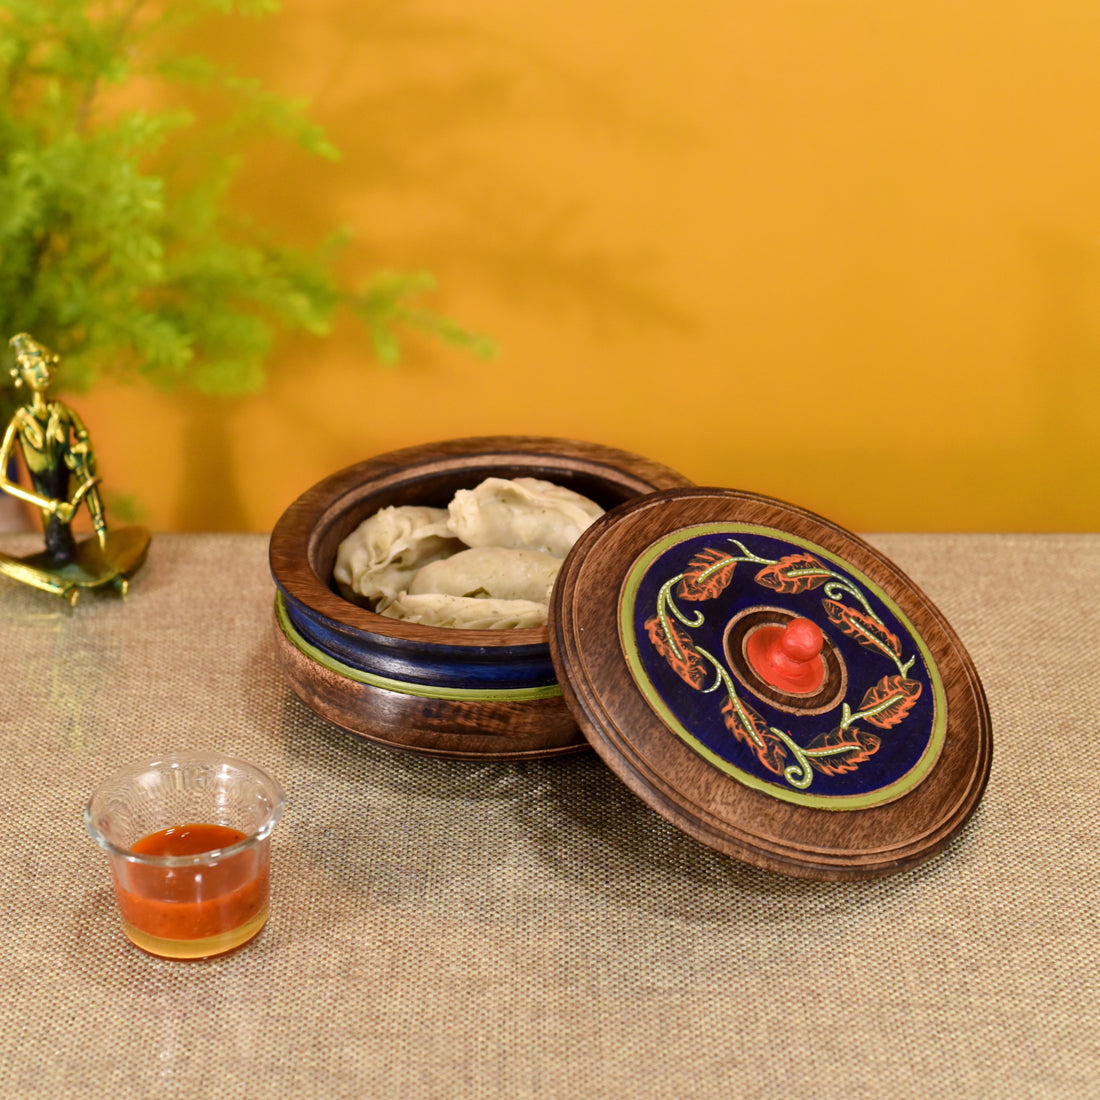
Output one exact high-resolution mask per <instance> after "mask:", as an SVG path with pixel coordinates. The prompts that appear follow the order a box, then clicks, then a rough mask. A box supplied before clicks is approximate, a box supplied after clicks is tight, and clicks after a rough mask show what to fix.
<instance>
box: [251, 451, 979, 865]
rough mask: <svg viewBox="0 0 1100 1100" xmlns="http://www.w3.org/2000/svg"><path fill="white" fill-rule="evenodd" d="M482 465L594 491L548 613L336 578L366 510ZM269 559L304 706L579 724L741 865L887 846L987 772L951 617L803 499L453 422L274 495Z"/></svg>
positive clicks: (669, 812) (548, 747)
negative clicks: (393, 612) (398, 603)
mask: <svg viewBox="0 0 1100 1100" xmlns="http://www.w3.org/2000/svg"><path fill="white" fill-rule="evenodd" d="M491 475H493V476H499V477H519V476H533V477H538V478H542V479H545V480H548V481H553V482H556V483H558V484H560V485H564V486H566V487H567V488H570V489H574V490H576V491H577V492H580V493H583V494H584V495H585V496H588V497H591V498H593V499H594V500H596V501H597V502H598V503H599V504H601V505H603V506H604V507H605V508H607V509H608V512H607V513H606V514H605V515H603V516H601V517H600V518H599V519H597V520H596V521H595V522H594V523H593V524H592V525H591V526H590V527H589V528H588V529H587V530H586V531H584V532H583V533H582V535H581V537H580V538H579V540H578V541H577V543H576V545H575V546H574V547H573V549H572V550H571V551H570V553H569V555H568V557H567V558H566V559H565V562H564V563H563V565H562V568H561V571H560V573H559V574H558V576H557V579H556V580H555V583H554V588H553V593H552V597H551V603H550V612H549V623H550V626H549V628H540V629H534V630H509V631H465V630H451V629H441V628H433V627H424V626H419V625H415V624H410V623H404V622H398V621H394V620H391V619H387V618H383V617H381V616H378V615H375V614H373V613H372V612H370V611H366V610H364V609H362V608H360V607H357V606H355V605H353V604H351V603H349V602H347V601H346V600H344V599H342V598H341V597H340V596H339V595H338V593H337V591H336V588H335V585H334V583H333V580H332V570H333V562H334V560H335V557H336V548H337V546H338V544H339V543H340V541H341V540H342V539H343V538H344V537H345V536H346V535H347V534H349V533H350V532H351V531H352V530H353V529H354V527H355V526H356V525H357V524H358V523H359V522H360V521H361V520H363V519H365V518H366V517H367V516H368V515H371V514H373V513H374V512H375V511H377V510H378V509H379V508H382V507H385V506H386V505H390V504H432V505H437V506H445V505H446V504H447V502H448V501H449V500H450V499H451V497H452V496H453V494H454V493H455V491H456V490H458V489H462V488H473V487H474V486H475V485H476V484H478V483H479V482H480V481H482V480H483V479H484V478H485V477H488V476H491ZM271 568H272V573H273V575H274V577H275V581H276V584H277V587H278V595H277V600H276V627H275V639H276V645H277V648H278V653H279V660H280V662H281V664H282V668H283V672H284V673H285V675H286V677H287V679H288V680H289V682H290V684H291V686H292V687H293V689H294V690H295V691H296V692H297V693H298V695H299V696H300V697H301V698H302V699H303V700H305V702H306V703H307V704H308V705H309V706H310V707H312V708H313V709H314V710H315V711H316V712H317V713H318V714H321V715H322V716H324V717H326V718H328V719H329V720H331V721H332V722H335V723H336V724H337V725H340V726H343V727H344V728H345V729H348V730H351V731H353V732H355V733H357V734H360V735H361V736H363V737H367V738H370V739H371V740H373V741H377V742H380V743H382V744H385V745H388V746H392V747H395V748H401V749H407V750H411V751H415V752H421V753H430V754H434V755H437V756H446V757H457V758H478V759H485V758H498V759H515V758H523V757H534V756H549V755H555V754H559V753H568V752H575V751H577V750H578V749H581V748H583V747H585V745H586V744H591V745H592V747H593V748H594V749H595V750H596V751H597V752H598V753H599V754H600V756H601V758H602V759H603V760H604V762H605V763H606V764H607V766H608V767H609V768H610V769H611V770H612V771H613V772H614V773H615V774H616V775H617V776H618V777H619V779H621V780H622V782H623V783H625V784H626V785H627V786H628V787H630V789H631V790H633V791H634V792H635V793H636V794H637V795H638V796H639V797H640V798H641V799H642V800H643V801H644V802H646V803H647V804H648V805H649V806H650V807H651V808H652V809H654V810H656V811H657V812H658V813H660V814H662V815H663V816H664V817H666V818H667V819H668V820H669V821H671V822H673V824H675V825H676V826H677V827H678V828H680V829H682V830H683V831H684V832H686V833H688V834H689V835H690V836H693V837H695V838H696V839H697V840H699V841H701V842H702V843H704V844H707V845H709V846H710V847H712V848H715V849H717V850H719V851H721V852H725V853H726V854H728V855H731V856H734V857H735V858H737V859H741V860H743V861H745V862H747V863H750V864H753V865H755V866H758V867H763V868H766V869H768V870H772V871H777V872H781V873H784V874H789V875H795V876H799V877H806V878H817V879H830V880H840V879H852V878H872V877H878V876H881V875H886V874H891V873H893V872H896V871H900V870H904V869H905V868H908V867H911V866H913V865H915V864H916V863H919V862H921V861H922V860H924V859H927V858H928V857H929V856H931V855H933V854H934V853H936V852H938V851H941V850H942V849H943V848H944V847H945V846H946V845H947V843H948V842H949V841H950V840H951V838H952V837H953V836H955V834H956V833H957V832H958V831H959V830H960V829H961V828H962V826H963V825H964V824H965V823H966V822H967V820H969V818H970V817H971V815H972V814H973V812H974V810H975V809H976V808H977V805H978V803H979V801H980V800H981V797H982V795H983V793H984V790H985V786H986V782H987V779H988V776H989V771H990V766H991V759H992V738H991V732H990V720H989V709H988V705H987V703H986V700H985V695H984V692H983V690H982V686H981V682H980V680H979V678H978V675H977V672H976V670H975V669H974V666H973V663H972V662H971V660H970V657H969V656H968V654H967V653H966V650H965V649H964V648H963V646H962V643H961V642H960V640H959V639H958V637H957V636H956V634H955V633H954V631H953V630H952V628H951V626H950V624H949V623H948V622H947V621H946V619H945V618H944V616H943V615H942V613H940V612H939V611H938V609H937V608H936V607H935V606H933V604H932V603H931V601H930V600H929V599H928V598H927V596H925V595H924V593H923V592H921V590H920V589H919V588H918V587H917V586H916V585H915V584H914V583H913V582H912V580H910V579H909V578H908V577H907V576H905V574H904V573H903V572H902V571H901V570H900V569H898V568H897V566H896V565H894V564H893V563H892V562H891V561H889V560H888V559H887V558H886V557H885V556H884V555H883V554H881V553H880V552H879V551H878V550H876V549H875V548H874V547H872V546H871V545H869V544H868V543H866V542H864V541H863V540H862V539H860V538H859V537H858V536H856V535H854V534H852V533H851V532H849V531H846V530H844V528H842V527H839V526H838V525H837V524H835V523H833V522H831V521H830V520H827V519H824V518H822V517H820V516H817V515H814V514H813V513H811V512H808V511H806V510H805V509H802V508H799V507H797V506H795V505H790V504H785V503H783V502H782V501H776V500H772V499H769V498H767V497H762V496H759V495H756V494H752V493H747V492H741V491H738V490H733V489H707V488H698V487H695V486H692V485H690V484H689V483H688V482H687V481H686V479H684V478H683V477H681V476H680V475H679V474H676V473H674V472H672V471H670V470H667V469H665V468H663V467H660V466H657V465H655V464H654V463H652V462H649V461H647V460H646V459H643V458H639V457H637V456H634V455H628V454H623V453H622V452H619V451H613V450H610V449H608V448H605V447H599V446H594V445H591V444H580V443H571V442H567V441H563V440H548V439H530V438H525V437H521V438H511V437H505V438H492V439H467V440H456V441H453V442H449V443H441V444H434V445H430V446H426V447H416V448H411V449H408V450H404V451H397V452H394V453H392V454H388V455H382V456H380V457H378V458H375V459H371V460H370V461H368V462H364V463H361V464H360V465H358V466H354V467H351V468H350V469H348V470H344V471H341V472H340V473H338V474H334V475H333V476H332V477H330V478H327V479H326V480H325V481H322V482H321V483H320V484H319V485H317V486H315V487H314V488H313V489H311V490H309V491H308V492H307V493H305V494H304V495H303V496H302V497H301V498H299V500H297V501H295V503H294V504H293V505H291V507H290V508H289V509H288V510H287V512H286V514H285V515H284V516H283V517H282V518H281V519H280V521H279V523H278V525H277V526H276V528H275V531H274V533H273V535H272V539H271ZM582 734H583V736H582Z"/></svg>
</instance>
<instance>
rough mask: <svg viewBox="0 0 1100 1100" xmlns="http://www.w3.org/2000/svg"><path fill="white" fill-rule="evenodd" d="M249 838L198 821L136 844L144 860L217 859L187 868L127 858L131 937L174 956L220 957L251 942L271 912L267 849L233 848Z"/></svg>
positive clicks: (125, 902)
mask: <svg viewBox="0 0 1100 1100" xmlns="http://www.w3.org/2000/svg"><path fill="white" fill-rule="evenodd" d="M247 839H248V837H247V834H245V833H242V832H240V831H239V830H237V829H233V828H230V827H228V826H225V825H209V824H204V823H200V822H192V823H187V824H184V825H177V826H173V827H172V828H169V829H162V830H160V831H159V832H156V833H151V834H150V835H149V836H145V837H142V839H141V840H139V841H137V843H135V844H134V845H132V846H131V849H130V850H131V851H132V852H133V853H134V854H135V855H139V856H154V857H156V856H197V855H200V854H202V853H209V854H210V858H209V859H206V860H201V861H196V862H194V863H190V864H187V865H184V866H179V867H173V866H161V865H159V864H156V863H145V862H140V861H127V862H126V863H125V864H124V865H123V866H122V867H121V868H120V869H119V870H118V871H117V872H116V884H117V886H118V903H119V909H120V910H121V913H122V919H123V924H124V928H125V931H126V934H127V936H129V938H130V939H131V940H132V941H133V942H134V943H135V944H137V946H138V947H140V948H142V949H143V950H146V951H149V952H150V953H152V954H154V955H161V956H166V957H168V958H178V959H183V958H206V957H208V956H210V955H220V954H222V953H224V952H226V951H231V950H232V949H233V948H235V947H239V946H240V945H241V944H243V943H245V942H247V941H248V940H250V939H252V937H253V936H255V935H256V933H257V932H259V930H260V929H261V928H262V927H263V926H264V923H265V922H266V921H267V914H268V894H269V889H270V887H269V874H268V845H267V843H266V841H265V842H262V843H259V844H252V845H247V846H245V847H243V848H241V849H239V850H238V851H235V852H234V851H228V852H226V854H224V855H223V854H222V853H223V852H225V851H226V849H232V847H233V846H234V845H238V844H240V843H241V842H242V841H245V840H247Z"/></svg>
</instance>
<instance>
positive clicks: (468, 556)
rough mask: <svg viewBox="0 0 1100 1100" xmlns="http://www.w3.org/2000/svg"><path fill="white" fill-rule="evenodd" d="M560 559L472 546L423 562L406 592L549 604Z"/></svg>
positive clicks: (490, 547)
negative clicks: (426, 563)
mask: <svg viewBox="0 0 1100 1100" xmlns="http://www.w3.org/2000/svg"><path fill="white" fill-rule="evenodd" d="M561 565H562V559H561V558H555V557H554V556H553V555H551V554H547V553H544V552H543V551H542V550H523V549H514V548H512V547H507V546H474V547H471V548H470V549H469V550H460V551H459V552H458V553H457V554H452V555H451V556H450V557H449V558H441V559H439V560H438V561H434V562H431V563H430V564H428V565H425V566H423V567H422V568H421V569H420V570H418V572H417V573H416V574H415V576H414V577H413V578H412V581H411V582H410V583H409V594H410V595H420V594H422V593H426V592H440V593H443V594H446V595H449V596H470V597H472V598H475V599H498V600H531V601H534V602H535V603H542V604H549V603H550V590H551V588H553V586H554V578H555V577H556V576H557V575H558V570H559V569H561Z"/></svg>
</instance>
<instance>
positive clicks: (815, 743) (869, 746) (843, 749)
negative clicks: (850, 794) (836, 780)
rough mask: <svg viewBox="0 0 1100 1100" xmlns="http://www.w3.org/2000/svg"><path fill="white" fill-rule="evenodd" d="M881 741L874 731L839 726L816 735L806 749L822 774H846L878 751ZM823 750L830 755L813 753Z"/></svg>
mask: <svg viewBox="0 0 1100 1100" xmlns="http://www.w3.org/2000/svg"><path fill="white" fill-rule="evenodd" d="M881 743H882V742H881V741H880V740H879V739H878V738H877V737H876V736H875V735H874V734H873V733H864V732H863V730H857V729H841V728H840V727H839V726H838V727H837V728H836V729H835V730H833V731H832V733H823V734H821V735H820V736H819V737H815V738H814V739H813V740H812V741H811V742H810V743H809V745H807V746H806V748H805V750H804V751H805V753H806V757H807V759H808V760H809V761H810V766H811V767H812V768H814V769H816V770H817V771H819V772H821V774H822V775H844V774H845V773H846V772H854V771H855V770H856V768H858V767H859V765H860V764H862V763H863V762H864V760H866V759H867V758H868V757H869V756H871V755H873V754H874V753H876V752H878V747H879V745H880V744H881ZM822 750H826V751H827V753H828V755H825V756H814V755H813V754H814V752H815V751H818V752H820V751H822Z"/></svg>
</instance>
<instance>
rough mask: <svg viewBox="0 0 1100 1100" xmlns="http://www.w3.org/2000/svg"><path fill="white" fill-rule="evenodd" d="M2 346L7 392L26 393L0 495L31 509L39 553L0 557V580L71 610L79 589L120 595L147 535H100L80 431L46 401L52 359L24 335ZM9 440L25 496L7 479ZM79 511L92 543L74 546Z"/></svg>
mask: <svg viewBox="0 0 1100 1100" xmlns="http://www.w3.org/2000/svg"><path fill="white" fill-rule="evenodd" d="M10 344H11V347H12V348H13V349H14V351H15V366H14V367H13V368H11V374H12V377H13V378H14V379H15V386H16V388H19V387H22V386H26V388H27V389H28V390H29V391H30V393H29V398H28V400H27V402H26V404H24V405H22V406H21V407H20V408H18V409H16V411H15V414H14V415H13V416H12V418H11V422H10V423H9V424H8V427H7V431H6V432H5V433H4V441H3V443H2V444H0V489H2V490H3V491H4V492H6V493H9V494H11V495H12V496H14V497H18V498H19V499H20V500H25V501H27V503H29V504H33V505H35V506H36V507H37V508H38V509H39V511H40V512H41V515H42V525H43V529H44V534H45V539H46V549H45V551H42V552H40V553H37V554H31V555H29V556H28V557H24V558H13V557H9V556H8V555H6V554H0V573H3V574H6V575H7V576H9V577H13V578H14V579H15V580H18V581H22V582H23V583H25V584H30V585H33V586H34V587H35V588H41V589H44V590H45V591H47V592H54V593H56V594H57V595H59V596H62V597H63V598H64V599H66V600H68V602H69V603H70V604H74V603H76V600H77V597H78V596H79V594H80V590H81V589H82V588H99V587H101V586H104V585H110V586H111V587H113V588H114V589H116V590H117V591H118V592H119V593H121V594H122V595H125V594H126V592H127V591H128V589H129V578H130V577H131V576H132V575H133V573H134V572H136V570H137V569H138V568H139V567H140V565H141V563H142V562H143V561H144V560H145V554H146V551H147V550H148V548H149V541H150V536H149V532H148V531H146V530H145V528H143V527H122V528H119V529H117V530H114V531H109V530H108V528H107V517H106V515H105V514H104V511H103V501H102V500H101V498H100V495H99V482H100V478H99V476H98V475H97V473H96V461H95V454H94V453H93V451H92V448H91V443H90V442H89V437H88V429H87V428H86V427H85V426H84V422H83V421H82V420H81V419H80V417H79V416H78V415H77V413H76V412H75V411H74V410H73V409H71V408H69V406H68V405H66V404H65V403H64V402H62V401H53V400H51V399H50V397H49V388H50V383H51V382H52V380H53V372H54V368H55V367H56V365H57V363H58V356H56V355H55V354H54V353H53V352H51V351H50V350H49V349H48V348H45V347H43V346H42V345H41V344H39V343H38V342H37V341H36V340H34V339H33V338H32V337H31V336H29V335H28V334H27V333H25V332H21V333H19V334H18V335H17V336H13V337H12V338H11V340H10ZM16 441H18V443H19V447H20V450H21V451H22V454H23V461H24V465H25V466H26V468H27V473H28V475H29V477H30V482H31V487H30V488H29V489H28V488H25V487H23V486H22V485H19V484H17V483H16V482H14V481H12V480H11V479H10V478H9V477H8V463H9V460H10V458H11V449H12V446H13V444H14V443H15V442H16ZM81 504H85V505H87V508H88V514H89V515H90V516H91V520H92V528H93V530H94V531H95V538H93V539H83V540H81V541H77V539H76V538H75V537H74V535H73V531H72V522H73V517H74V516H75V515H76V512H77V510H78V509H79V507H80V505H81Z"/></svg>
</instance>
